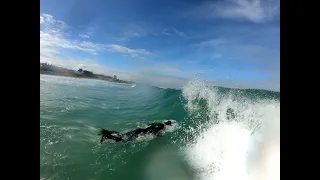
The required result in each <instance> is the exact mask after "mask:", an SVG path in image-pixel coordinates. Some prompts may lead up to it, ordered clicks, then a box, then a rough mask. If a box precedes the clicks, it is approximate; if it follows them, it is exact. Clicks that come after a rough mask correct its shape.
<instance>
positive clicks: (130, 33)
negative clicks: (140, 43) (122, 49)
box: [124, 31, 141, 38]
mask: <svg viewBox="0 0 320 180" xmlns="http://www.w3.org/2000/svg"><path fill="white" fill-rule="evenodd" d="M124 34H125V35H126V36H127V37H131V38H132V37H140V36H141V34H139V33H137V32H135V31H126V32H124Z"/></svg>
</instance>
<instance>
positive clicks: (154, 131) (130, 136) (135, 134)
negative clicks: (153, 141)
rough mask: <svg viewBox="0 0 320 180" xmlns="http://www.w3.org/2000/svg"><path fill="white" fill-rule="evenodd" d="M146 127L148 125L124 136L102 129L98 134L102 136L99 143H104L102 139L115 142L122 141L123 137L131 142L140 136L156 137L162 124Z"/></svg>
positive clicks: (162, 126)
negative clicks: (149, 135) (150, 135)
mask: <svg viewBox="0 0 320 180" xmlns="http://www.w3.org/2000/svg"><path fill="white" fill-rule="evenodd" d="M148 125H149V127H147V128H145V129H143V128H138V129H135V130H133V131H130V132H127V133H125V134H121V133H119V132H117V131H108V130H105V129H102V130H101V132H100V135H102V137H101V140H100V143H102V142H103V141H104V139H113V140H115V141H116V142H119V141H123V140H124V139H123V137H124V136H126V137H128V139H127V140H133V139H135V138H137V137H138V136H139V135H141V134H154V135H158V133H159V131H161V130H163V129H164V124H162V123H151V124H148ZM114 134H116V135H114Z"/></svg>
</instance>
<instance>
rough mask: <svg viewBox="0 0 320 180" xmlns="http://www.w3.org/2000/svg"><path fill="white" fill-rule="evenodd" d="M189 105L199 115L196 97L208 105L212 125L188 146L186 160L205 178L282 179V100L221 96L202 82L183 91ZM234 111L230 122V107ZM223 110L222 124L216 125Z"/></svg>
mask: <svg viewBox="0 0 320 180" xmlns="http://www.w3.org/2000/svg"><path fill="white" fill-rule="evenodd" d="M182 91H183V96H184V98H185V99H186V100H187V105H186V108H187V109H188V111H189V112H190V113H197V111H198V110H199V109H200V108H201V106H200V105H198V103H197V102H196V99H197V98H200V99H205V100H206V101H207V103H208V107H209V112H208V116H209V118H210V121H209V123H208V124H207V125H206V126H207V127H206V128H204V129H203V132H202V133H200V135H199V136H198V137H196V139H195V141H193V142H190V144H188V145H187V147H186V149H185V151H186V155H187V159H188V160H189V162H190V163H191V165H192V166H194V168H195V169H196V170H197V172H198V174H197V177H198V178H199V179H201V180H209V179H210V180H211V179H215V180H260V179H261V180H262V179H263V180H275V179H280V166H279V165H280V151H279V149H280V103H279V102H277V101H271V100H268V101H260V102H253V101H250V100H248V99H236V98H235V97H233V95H232V94H230V95H228V96H223V97H222V96H221V95H219V94H218V93H217V91H216V89H215V88H212V87H209V86H207V85H206V83H205V82H203V81H201V80H193V81H191V82H189V83H188V84H187V85H186V86H185V87H184V88H183V89H182ZM229 107H230V108H232V109H234V111H235V113H236V114H237V116H236V118H235V119H234V121H229V120H227V117H226V109H227V108H229ZM214 112H218V113H219V122H220V123H219V124H215V123H214Z"/></svg>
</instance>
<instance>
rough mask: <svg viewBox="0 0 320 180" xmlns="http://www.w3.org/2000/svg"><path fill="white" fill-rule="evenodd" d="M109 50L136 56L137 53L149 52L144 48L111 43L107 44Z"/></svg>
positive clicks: (145, 53) (144, 53)
mask: <svg viewBox="0 0 320 180" xmlns="http://www.w3.org/2000/svg"><path fill="white" fill-rule="evenodd" d="M107 47H108V50H109V51H113V52H121V53H124V54H130V55H132V56H138V55H148V54H150V53H149V52H148V51H146V50H145V49H130V48H127V47H124V46H120V45H116V44H112V45H107Z"/></svg>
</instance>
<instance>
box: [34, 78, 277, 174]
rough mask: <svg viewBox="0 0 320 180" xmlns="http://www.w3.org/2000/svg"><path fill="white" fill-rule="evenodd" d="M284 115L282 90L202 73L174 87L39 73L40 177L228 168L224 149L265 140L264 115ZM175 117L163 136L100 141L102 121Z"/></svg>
mask: <svg viewBox="0 0 320 180" xmlns="http://www.w3.org/2000/svg"><path fill="white" fill-rule="evenodd" d="M228 108H232V109H233V110H234V112H235V115H236V116H235V118H234V119H232V120H230V119H229V120H228V118H227V114H226V110H227V109H228ZM279 115H280V93H278V92H271V91H262V90H236V89H226V88H215V87H210V86H208V85H206V83H205V82H204V81H201V80H192V81H190V82H189V83H187V84H186V85H185V86H184V87H183V88H182V90H174V89H161V88H157V87H153V86H148V85H140V84H137V85H129V84H116V83H110V82H106V81H99V80H88V79H75V78H68V77H57V76H47V75H40V179H76V180H81V179H85V180H87V179H97V180H98V179H117V180H118V179H146V180H153V179H206V178H208V179H210V178H214V177H217V175H218V174H219V172H221V169H223V168H226V166H222V165H223V162H224V160H225V158H224V157H220V156H217V154H221V153H228V152H227V151H226V150H225V149H224V148H225V146H227V145H228V146H229V144H235V142H241V141H244V140H247V139H250V142H251V141H252V142H258V141H259V140H257V138H256V137H260V135H261V134H263V133H262V130H263V127H264V124H265V122H269V121H280V117H279ZM169 119H171V120H174V121H175V122H176V123H175V125H174V126H172V127H171V128H168V129H166V130H165V134H164V135H163V136H162V137H159V138H155V137H152V136H146V137H139V138H138V139H137V140H135V141H132V142H128V143H123V142H120V143H115V142H112V141H106V142H105V143H103V144H99V140H100V139H99V136H98V135H97V134H98V132H99V129H100V128H105V129H109V130H116V131H120V132H123V131H129V130H133V129H135V128H137V127H145V126H146V124H148V123H150V122H160V121H164V120H169ZM222 129H224V131H222ZM222 132H223V133H222ZM238 132H239V133H238ZM215 135H216V136H215ZM242 136H243V137H242ZM217 137H219V139H216V140H214V139H215V138H217ZM228 137H236V138H239V139H232V138H231V139H230V138H228ZM226 138H227V140H224V141H222V142H220V143H218V144H217V142H219V141H221V139H226ZM231 142H232V143H231ZM220 147H223V148H220ZM219 148H220V149H219ZM244 151H245V150H244ZM237 152H239V151H237ZM233 154H234V153H233ZM244 154H246V153H243V154H238V155H237V157H242V156H244ZM242 161H243V160H242ZM242 161H241V162H240V160H239V162H238V163H239V164H240V165H241V163H244V162H242ZM218 162H219V163H218ZM234 163H235V162H234ZM225 164H227V162H225ZM220 174H221V173H220Z"/></svg>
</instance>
